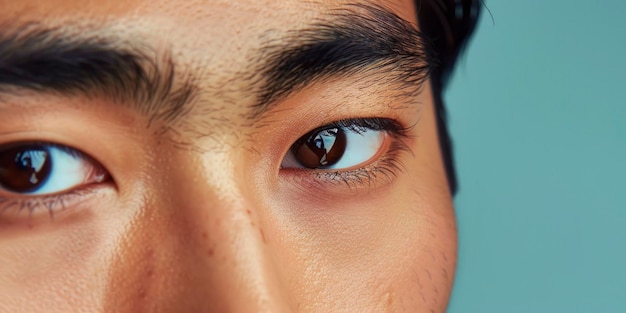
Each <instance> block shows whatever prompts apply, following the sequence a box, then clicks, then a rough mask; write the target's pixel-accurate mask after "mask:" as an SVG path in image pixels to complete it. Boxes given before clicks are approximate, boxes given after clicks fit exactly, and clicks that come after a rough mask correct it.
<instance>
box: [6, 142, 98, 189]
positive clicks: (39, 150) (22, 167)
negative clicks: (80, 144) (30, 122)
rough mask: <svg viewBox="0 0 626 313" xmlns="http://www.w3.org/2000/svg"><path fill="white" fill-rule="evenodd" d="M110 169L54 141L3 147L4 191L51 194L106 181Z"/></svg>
mask: <svg viewBox="0 0 626 313" xmlns="http://www.w3.org/2000/svg"><path fill="white" fill-rule="evenodd" d="M105 178H106V173H105V172H104V171H103V170H101V169H100V168H99V166H98V165H96V164H94V161H91V160H89V159H88V158H87V157H86V156H84V155H82V154H81V153H80V152H78V151H76V150H73V149H70V148H67V147H62V146H57V145H52V144H20V145H12V146H10V147H8V148H4V149H3V148H2V147H0V191H6V192H9V193H14V194H22V195H33V196H39V195H47V194H54V193H60V192H64V191H68V190H70V189H73V188H76V187H77V186H80V185H84V184H89V183H96V182H102V181H104V179H105Z"/></svg>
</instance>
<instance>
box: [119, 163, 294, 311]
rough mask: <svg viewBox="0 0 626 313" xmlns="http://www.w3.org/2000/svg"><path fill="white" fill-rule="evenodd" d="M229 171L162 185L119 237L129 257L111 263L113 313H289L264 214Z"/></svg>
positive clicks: (188, 174)
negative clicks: (112, 265)
mask: <svg viewBox="0 0 626 313" xmlns="http://www.w3.org/2000/svg"><path fill="white" fill-rule="evenodd" d="M187 164H189V163H187ZM216 164H219V166H218V165H216ZM233 168H234V166H230V164H228V163H223V162H221V163H213V164H212V165H211V166H204V167H203V170H202V171H200V170H198V169H197V168H192V167H189V168H187V169H182V170H178V171H174V172H175V174H172V175H171V176H170V179H168V180H167V182H166V183H164V186H162V187H163V188H160V189H161V192H159V194H158V195H155V198H154V200H153V202H154V204H152V205H151V207H147V208H146V209H145V210H144V211H145V212H144V213H143V214H142V216H140V217H138V218H137V221H136V222H135V226H134V228H135V229H136V230H131V231H129V235H128V238H126V239H125V242H126V246H127V247H126V248H125V251H131V252H129V253H127V254H125V253H124V251H122V252H120V253H119V254H118V255H119V257H120V259H119V260H117V262H114V263H117V266H116V267H117V268H118V269H117V270H114V271H115V272H113V273H112V274H111V275H112V276H113V278H114V280H113V281H112V282H111V283H110V285H111V289H112V290H113V292H112V293H111V296H114V297H117V298H123V300H115V303H119V301H122V302H124V305H123V307H124V308H125V309H124V310H120V309H119V308H118V307H116V310H115V311H117V312H122V311H125V310H128V311H129V312H131V311H132V312H141V311H146V310H147V311H159V312H160V311H163V312H183V311H184V312H288V311H291V310H290V309H289V304H288V298H289V297H288V296H287V293H286V289H285V288H283V286H282V284H281V279H280V277H281V276H280V272H279V269H278V268H277V267H276V266H275V264H274V262H273V261H272V260H273V254H272V250H271V243H270V242H269V241H268V238H267V237H266V236H267V233H268V232H267V231H264V227H268V225H266V224H265V223H264V218H263V216H264V214H266V212H264V211H265V210H266V209H265V208H263V207H262V206H260V205H259V204H258V203H259V202H258V201H255V200H254V198H253V197H254V196H253V195H254V192H251V191H250V190H249V189H248V188H247V187H245V184H246V182H245V179H246V178H245V177H241V175H237V174H236V173H235V171H234V170H232V169H233ZM200 173H201V174H202V175H200ZM207 177H208V178H207ZM125 255H129V256H130V257H126V256H125ZM122 293H125V294H124V295H121V296H120V294H122Z"/></svg>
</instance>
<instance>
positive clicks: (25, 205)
mask: <svg viewBox="0 0 626 313" xmlns="http://www.w3.org/2000/svg"><path fill="white" fill-rule="evenodd" d="M112 187H113V186H111V185H108V184H97V185H89V186H85V187H83V188H79V189H76V190H72V191H70V192H66V193H63V194H53V195H46V196H38V197H34V196H31V197H24V196H18V197H8V196H6V195H2V194H0V222H3V221H5V222H6V221H12V222H17V223H19V222H22V221H31V220H37V219H40V218H49V219H55V216H58V215H59V214H65V213H70V212H74V211H79V210H82V209H84V208H83V207H82V205H83V204H84V203H85V202H87V201H89V200H92V199H94V198H96V197H97V196H98V195H100V194H102V193H104V192H105V190H106V189H111V188H112Z"/></svg>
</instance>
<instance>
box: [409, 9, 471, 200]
mask: <svg viewBox="0 0 626 313" xmlns="http://www.w3.org/2000/svg"><path fill="white" fill-rule="evenodd" d="M482 5H483V3H482V1H481V0H415V6H416V8H417V16H418V19H417V20H418V21H419V26H420V28H421V31H422V33H423V34H424V36H425V37H426V39H428V40H429V41H430V44H431V45H432V47H433V48H434V49H433V50H434V52H435V56H434V59H435V60H434V63H435V64H433V69H432V72H431V85H432V91H433V96H434V101H435V113H436V118H437V131H438V135H439V144H440V146H441V151H442V154H443V161H444V165H445V168H446V174H447V176H448V184H449V186H450V191H451V192H452V194H455V193H456V191H457V189H458V183H457V179H456V172H455V169H454V159H453V155H452V140H451V138H450V134H449V132H448V128H447V125H446V122H447V116H446V110H445V105H444V101H443V91H444V89H445V87H446V85H447V83H448V81H449V79H450V75H451V73H452V71H453V69H454V65H455V64H456V62H457V59H458V57H459V55H460V54H461V53H462V52H463V49H464V48H465V46H466V44H467V42H468V40H469V38H470V37H471V35H472V33H473V32H474V28H475V27H476V23H477V21H478V18H479V16H480V10H481V6H482Z"/></svg>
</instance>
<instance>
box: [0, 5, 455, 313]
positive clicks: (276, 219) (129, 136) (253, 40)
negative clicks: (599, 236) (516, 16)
mask: <svg viewBox="0 0 626 313" xmlns="http://www.w3.org/2000/svg"><path fill="white" fill-rule="evenodd" d="M370 3H378V4H381V5H383V6H385V7H386V8H388V9H389V10H391V11H392V12H395V13H396V14H398V15H399V16H400V17H402V18H403V19H405V20H407V21H409V22H410V23H412V24H414V25H416V24H417V20H416V17H415V14H414V12H415V8H414V6H413V2H412V1H407V0H396V1H372V2H370ZM342 5H344V3H342V2H341V1H314V2H312V1H298V0H289V1H270V0H255V1H248V0H242V1H237V2H234V1H185V2H184V4H183V2H180V1H167V0H163V1H141V0H134V1H106V2H98V3H97V4H96V3H95V2H93V3H92V2H87V1H61V0H55V1H34V0H33V1H27V0H25V1H0V7H2V8H3V10H0V21H3V22H5V21H6V22H11V23H21V22H29V21H37V22H39V23H41V24H44V25H48V26H51V27H67V28H68V31H70V32H76V33H77V34H80V33H82V32H89V33H93V34H96V35H102V36H106V35H107V34H109V35H110V34H115V36H117V37H119V38H123V39H126V40H130V41H133V40H135V41H141V42H143V43H146V44H149V45H150V46H152V47H156V49H157V50H158V51H157V52H159V51H163V50H165V49H169V51H170V55H171V56H172V59H173V60H174V61H175V62H176V71H177V75H179V73H184V72H187V73H193V74H194V75H195V77H196V79H195V80H194V84H195V86H197V88H198V90H199V91H200V92H199V93H198V97H197V98H196V99H195V101H194V105H193V106H192V108H191V111H190V112H189V114H187V117H186V118H185V120H184V122H180V123H177V124H176V125H173V126H171V125H170V126H168V127H165V124H164V123H163V122H159V121H157V122H155V123H152V124H149V123H148V119H147V118H146V117H145V116H143V115H142V114H140V113H139V112H137V111H136V110H133V109H132V108H129V107H126V106H120V105H111V103H106V102H107V101H109V100H107V99H102V98H99V97H81V96H64V95H62V94H38V93H32V92H31V93H28V92H25V93H19V94H9V95H3V96H2V97H1V98H0V116H2V123H0V145H2V144H7V143H11V142H16V141H28V140H37V141H49V142H54V143H58V144H63V145H67V146H70V147H73V148H76V149H78V150H80V151H82V152H84V153H85V154H87V155H89V156H91V157H92V158H93V159H94V160H95V161H96V162H97V163H99V164H101V165H102V167H103V168H104V169H106V171H107V172H108V173H109V174H110V177H111V180H110V181H108V182H107V183H104V184H97V185H96V186H93V188H92V190H91V192H89V193H87V195H85V196H82V197H76V198H72V199H73V200H68V202H67V203H66V205H65V208H64V209H63V210H58V211H57V212H55V213H54V217H53V218H51V217H50V214H49V212H48V211H47V210H45V209H43V210H34V211H33V212H32V213H30V214H29V213H28V212H22V211H20V212H17V211H16V212H10V211H9V212H4V213H3V214H2V215H0V264H1V266H0V312H102V311H104V312H444V311H445V308H446V306H447V303H448V300H449V296H450V291H451V287H452V282H453V276H454V269H455V264H456V226H455V220H454V212H453V206H452V201H451V196H450V192H449V190H448V187H447V182H446V176H445V172H444V168H443V164H442V160H441V154H440V150H439V146H438V141H437V133H436V125H435V118H434V111H433V110H434V109H433V100H432V93H431V91H430V87H429V83H428V80H426V81H425V82H424V85H423V86H422V88H420V91H419V93H417V94H416V95H415V96H413V97H411V98H410V99H400V97H398V95H397V94H396V92H395V91H394V89H393V88H389V86H387V85H385V83H373V82H376V81H378V80H377V79H378V78H379V77H378V76H376V75H377V74H372V76H368V77H365V78H364V77H353V76H351V75H346V76H342V77H336V78H333V79H327V80H323V81H320V82H317V83H314V84H311V85H310V86H307V87H306V88H304V89H303V90H299V91H298V92H295V93H293V94H290V95H289V96H287V97H285V98H282V99H279V100H277V101H276V104H275V105H274V106H272V107H271V109H270V110H269V111H268V112H266V113H264V114H262V115H261V116H259V117H258V118H257V119H255V120H254V121H253V122H250V119H248V118H247V117H246V116H247V115H248V114H249V113H250V112H249V111H250V106H252V105H254V101H255V99H254V97H253V96H252V95H251V94H250V92H249V90H248V88H246V85H245V83H243V82H241V80H240V79H238V75H239V74H240V73H242V72H246V71H249V69H250V68H251V67H250V56H251V55H254V52H255V51H256V49H257V48H258V47H259V46H260V45H261V42H262V41H264V40H268V39H274V40H281V38H283V37H284V34H285V31H286V30H291V29H298V28H302V27H305V26H306V25H308V23H311V21H313V20H314V19H316V18H318V17H321V16H324V15H325V14H328V12H331V11H332V10H333V9H336V8H340V7H341V6H342ZM217 91H219V92H217ZM85 103H88V104H89V105H85ZM9 104H10V105H9ZM371 116H373V117H384V118H390V119H394V120H397V121H398V122H400V123H401V124H402V125H406V126H412V125H413V126H414V127H411V128H410V130H409V134H408V135H409V136H408V137H407V138H404V139H402V140H403V142H404V143H405V144H406V145H407V146H408V148H409V149H410V151H401V152H399V153H397V156H396V157H397V159H398V161H399V163H401V164H402V166H401V168H400V169H399V170H396V172H395V173H394V174H395V175H392V176H391V177H390V178H389V177H388V178H385V177H384V176H383V175H379V176H378V177H377V178H372V179H371V180H370V181H369V182H365V183H356V182H354V183H352V184H345V183H343V182H337V181H331V180H329V179H319V177H318V176H315V175H314V174H311V172H310V171H309V172H306V171H297V170H295V171H294V170H288V169H283V168H281V162H282V160H283V158H284V156H285V154H286V153H287V152H288V151H289V148H290V146H291V145H292V144H293V143H294V142H295V141H296V140H297V139H298V138H299V137H301V136H303V135H304V134H306V133H307V132H309V131H311V130H312V129H315V128H317V127H320V126H323V125H326V124H328V123H330V122H333V121H337V120H340V119H345V118H356V117H371ZM86 130H89V131H86ZM163 130H165V131H163ZM383 152H384V151H383ZM379 157H381V156H380V155H379V156H376V157H374V158H373V159H372V160H370V161H368V163H375V162H376V161H377V159H378V158H379ZM362 166H365V165H362ZM0 196H5V197H6V194H2V193H0Z"/></svg>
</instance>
